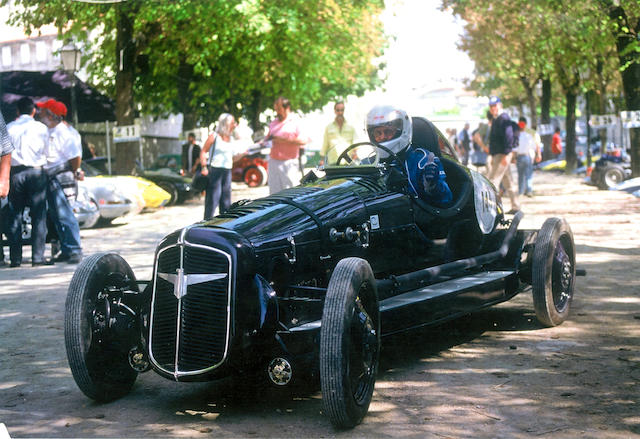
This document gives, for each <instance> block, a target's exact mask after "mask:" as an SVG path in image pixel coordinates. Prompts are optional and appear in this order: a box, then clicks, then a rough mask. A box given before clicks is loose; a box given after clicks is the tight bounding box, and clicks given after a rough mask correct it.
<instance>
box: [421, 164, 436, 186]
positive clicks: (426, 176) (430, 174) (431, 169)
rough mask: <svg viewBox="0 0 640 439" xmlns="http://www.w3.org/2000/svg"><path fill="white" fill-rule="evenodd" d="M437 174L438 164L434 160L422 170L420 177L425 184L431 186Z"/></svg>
mask: <svg viewBox="0 0 640 439" xmlns="http://www.w3.org/2000/svg"><path fill="white" fill-rule="evenodd" d="M438 175H439V169H438V164H437V163H436V162H435V161H432V162H431V163H428V164H427V165H426V166H425V167H424V169H423V170H422V179H423V180H424V183H425V185H429V186H431V185H432V184H434V183H435V182H436V180H437V179H438Z"/></svg>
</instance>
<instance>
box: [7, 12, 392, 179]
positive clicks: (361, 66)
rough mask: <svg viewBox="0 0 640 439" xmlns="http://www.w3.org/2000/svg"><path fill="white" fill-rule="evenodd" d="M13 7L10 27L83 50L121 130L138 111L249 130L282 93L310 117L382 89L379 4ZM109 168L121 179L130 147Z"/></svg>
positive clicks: (189, 122) (127, 166) (188, 124)
mask: <svg viewBox="0 0 640 439" xmlns="http://www.w3.org/2000/svg"><path fill="white" fill-rule="evenodd" d="M4 1H7V0H4ZM15 3H16V4H17V6H19V7H17V8H15V9H14V12H13V15H12V23H14V24H21V25H24V26H25V27H27V29H28V30H30V31H35V30H36V29H38V28H39V27H40V26H42V25H44V24H49V23H53V24H55V25H56V26H57V27H58V29H59V32H60V34H61V35H64V36H65V37H73V38H75V39H77V40H79V41H83V42H84V43H85V47H86V52H85V55H84V57H83V58H84V60H85V65H86V66H87V68H88V71H89V73H90V75H91V79H92V81H93V82H94V83H96V84H98V85H99V86H100V87H102V88H103V89H104V90H105V91H107V92H108V93H109V94H110V95H115V97H116V115H117V121H118V123H119V124H130V123H131V122H132V120H133V117H134V116H135V114H136V113H137V110H142V111H144V112H145V113H147V114H154V115H165V114H168V113H172V112H173V113H176V112H182V113H183V114H184V115H185V119H184V120H185V124H184V127H183V128H184V129H190V128H193V127H194V126H196V125H198V124H204V125H208V124H209V123H210V122H211V121H212V120H215V119H216V118H217V116H218V115H219V114H220V113H221V112H230V113H232V114H234V115H236V116H240V115H243V116H246V117H247V118H248V119H249V121H250V124H251V125H252V126H253V127H254V128H255V127H257V126H258V125H259V115H260V114H261V113H262V112H263V111H264V110H265V108H267V107H269V106H271V104H272V103H273V100H274V98H275V97H277V96H279V95H286V96H288V97H289V98H290V99H291V101H292V103H293V104H294V106H295V108H297V109H300V110H303V111H308V110H312V109H316V108H320V107H322V106H323V105H324V104H326V103H327V102H328V101H330V100H332V99H334V98H335V97H337V96H345V95H348V94H356V95H361V94H363V93H364V92H365V91H366V90H369V89H372V88H374V87H375V86H377V85H379V84H380V79H379V75H378V71H379V69H380V68H381V66H380V65H376V63H375V60H376V59H377V57H378V56H379V55H380V54H381V51H382V49H383V48H384V41H385V39H384V34H383V32H382V25H381V23H380V21H379V19H378V15H379V13H380V12H381V11H382V8H383V7H384V4H383V2H382V1H381V0H361V1H358V2H350V1H347V0H319V1H316V2H308V1H306V0H287V1H283V2H267V1H260V0H228V1H227V0H215V1H200V0H183V1H180V2H157V1H153V0H136V1H129V2H127V1H125V2H120V3H116V4H95V3H80V2H76V1H69V0H50V1H47V2H41V1H39V0H16V1H15ZM116 158H117V165H118V171H119V172H128V171H129V170H130V169H131V167H132V162H133V159H134V153H133V150H132V148H130V147H127V145H123V146H122V148H120V147H119V148H118V150H117V151H116Z"/></svg>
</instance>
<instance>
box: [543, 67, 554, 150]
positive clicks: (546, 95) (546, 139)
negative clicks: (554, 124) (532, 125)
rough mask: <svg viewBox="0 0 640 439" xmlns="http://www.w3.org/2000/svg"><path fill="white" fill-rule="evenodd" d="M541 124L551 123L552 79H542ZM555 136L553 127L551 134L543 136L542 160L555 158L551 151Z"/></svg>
mask: <svg viewBox="0 0 640 439" xmlns="http://www.w3.org/2000/svg"><path fill="white" fill-rule="evenodd" d="M540 124H541V125H547V126H548V125H551V80H549V79H543V80H542V97H541V98H540ZM552 137H553V129H551V130H550V132H549V134H545V135H544V136H541V140H542V144H543V145H544V146H543V151H542V160H549V159H551V158H553V154H552V153H551V138H552Z"/></svg>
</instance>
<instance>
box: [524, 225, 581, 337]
mask: <svg viewBox="0 0 640 439" xmlns="http://www.w3.org/2000/svg"><path fill="white" fill-rule="evenodd" d="M575 277H576V251H575V244H574V242H573V233H572V232H571V228H570V227H569V224H568V223H567V222H566V221H565V220H563V219H560V218H549V219H547V220H546V221H545V222H544V224H543V225H542V228H541V229H540V231H539V232H538V236H537V238H536V241H535V248H534V251H533V262H532V279H531V281H532V282H531V286H532V290H533V305H534V308H535V310H536V317H537V318H538V320H539V321H540V322H541V323H542V324H543V325H545V326H548V327H551V326H557V325H559V324H561V323H562V322H564V321H565V320H566V318H567V316H568V315H569V309H570V308H571V301H572V300H573V291H574V287H575Z"/></svg>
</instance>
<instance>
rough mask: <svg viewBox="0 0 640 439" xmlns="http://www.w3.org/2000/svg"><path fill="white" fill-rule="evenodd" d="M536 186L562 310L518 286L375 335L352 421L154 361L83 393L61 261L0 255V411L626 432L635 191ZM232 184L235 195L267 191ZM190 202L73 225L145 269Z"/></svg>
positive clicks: (284, 433)
mask: <svg viewBox="0 0 640 439" xmlns="http://www.w3.org/2000/svg"><path fill="white" fill-rule="evenodd" d="M535 187H536V192H537V194H538V195H537V196H536V197H535V198H532V199H528V198H526V199H524V201H523V205H524V210H525V213H526V215H525V219H524V220H523V223H524V224H523V225H524V226H525V227H539V226H540V225H541V224H542V222H543V221H544V219H545V218H546V217H549V216H564V217H565V218H566V219H567V220H568V221H569V223H570V225H571V227H572V229H573V231H574V234H575V240H576V244H577V252H578V265H579V266H580V267H581V268H585V269H586V270H587V272H588V276H587V277H583V278H579V279H578V284H577V289H576V293H575V301H574V307H573V312H572V315H571V317H570V319H569V321H567V322H565V324H563V325H562V326H559V327H557V328H552V329H544V328H541V327H539V326H538V324H537V323H536V321H535V316H534V314H533V311H532V309H533V308H532V303H531V298H530V295H529V294H523V295H521V296H518V297H517V298H516V299H515V300H513V301H511V302H508V303H505V304H502V305H500V306H498V307H496V308H492V309H489V310H486V311H483V312H480V313H476V314H474V315H472V316H469V317H466V318H463V319H459V320H457V321H456V322H452V323H449V324H446V325H445V326H442V327H440V328H437V329H434V330H430V331H421V332H415V333H411V334H408V335H403V336H396V337H394V338H393V339H387V340H385V341H384V344H383V354H382V359H381V371H380V373H379V376H378V381H377V384H376V391H375V393H374V401H373V403H372V405H371V408H370V412H369V414H368V416H367V417H366V418H365V421H364V422H363V424H362V425H360V426H358V427H357V428H356V429H354V430H352V431H348V432H343V433H339V434H338V433H336V432H335V431H334V430H332V429H331V427H330V425H329V423H328V421H327V420H326V419H325V417H323V415H322V414H321V412H322V404H321V397H320V394H319V393H315V394H312V395H307V396H303V397H295V398H292V397H283V396H281V395H277V394H273V393H271V392H263V391H260V392H257V393H255V392H254V393H253V394H239V393H238V391H237V390H235V389H233V388H231V386H230V383H228V382H225V381H222V382H217V383H195V384H178V383H173V382H171V381H168V380H165V379H164V378H161V377H159V376H158V375H156V374H155V373H153V372H149V373H146V374H143V375H141V376H140V377H139V378H138V381H137V382H136V385H135V386H134V388H133V391H132V392H131V393H130V394H129V395H128V396H126V397H124V398H122V399H120V400H118V401H115V402H112V403H110V404H96V403H94V402H92V401H90V400H89V399H87V398H86V397H84V396H83V395H82V394H81V393H80V391H79V390H78V389H77V387H76V385H75V383H74V381H73V379H72V377H71V373H70V371H69V368H68V365H67V360H66V355H65V350H64V340H63V320H62V319H63V313H64V301H65V296H66V289H67V286H68V284H69V281H70V279H71V276H72V275H73V270H74V268H75V267H74V266H70V265H66V264H59V265H55V266H53V267H37V268H32V267H31V266H29V265H27V266H23V267H21V268H19V269H9V268H3V269H0V286H1V288H0V423H4V424H5V425H6V427H7V429H8V431H9V434H10V435H11V436H12V437H121V438H126V437H203V438H204V437H212V436H216V437H279V438H280V437H334V436H340V437H394V438H397V437H407V438H425V437H452V438H465V437H478V438H483V437H487V438H490V437H510V438H529V437H551V436H553V437H554V438H563V437H567V438H574V437H589V438H629V437H640V407H639V403H640V353H639V350H638V345H639V340H640V308H639V306H640V277H639V276H640V275H639V274H638V273H640V249H639V248H640V245H639V244H640V235H639V233H638V231H639V229H640V201H639V200H638V199H637V198H634V197H632V196H630V195H627V194H621V193H617V192H602V191H598V190H596V189H595V188H592V187H588V186H585V185H583V184H581V183H580V181H579V180H578V179H576V178H569V177H565V176H559V175H553V174H536V177H535ZM235 188H236V189H237V190H235V191H234V199H238V198H247V197H255V196H257V194H264V193H265V190H264V189H261V190H257V191H254V190H246V189H243V190H240V189H241V186H235ZM507 204H508V201H507ZM507 207H508V206H507ZM202 212H203V210H202V207H201V205H200V204H198V203H193V204H188V205H184V206H175V207H170V208H167V209H163V210H159V211H156V212H152V213H145V214H141V215H138V216H135V217H131V218H126V219H123V220H116V221H115V223H114V226H113V227H109V228H102V229H92V230H83V231H82V239H83V245H84V248H85V251H86V253H93V252H98V251H114V252H118V253H120V254H121V255H122V256H123V257H124V258H125V259H126V260H127V261H128V262H129V263H130V264H131V265H132V267H133V269H134V271H135V273H136V275H137V277H138V278H140V279H145V278H149V277H150V275H151V264H152V259H153V251H154V248H155V245H156V243H157V242H158V241H159V240H160V239H161V238H162V237H163V236H164V235H165V234H167V233H168V232H170V231H172V230H174V229H177V228H179V227H182V226H185V225H188V224H191V223H192V222H194V221H196V220H199V219H200V217H201V215H202ZM25 250H26V251H27V252H28V250H27V249H26V248H25ZM28 257H29V253H26V254H25V258H28ZM0 431H1V430H0ZM0 436H2V435H1V433H0Z"/></svg>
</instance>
